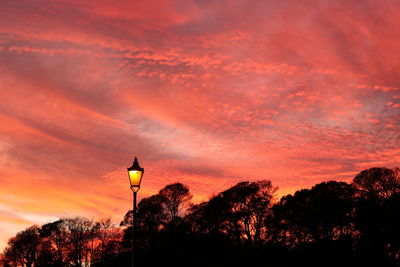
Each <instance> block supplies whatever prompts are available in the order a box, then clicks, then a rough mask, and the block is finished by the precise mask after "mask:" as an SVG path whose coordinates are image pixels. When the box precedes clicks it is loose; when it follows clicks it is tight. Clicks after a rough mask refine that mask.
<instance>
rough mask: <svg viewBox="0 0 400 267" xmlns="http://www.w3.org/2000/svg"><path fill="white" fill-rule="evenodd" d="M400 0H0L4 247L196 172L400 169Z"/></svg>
mask: <svg viewBox="0 0 400 267" xmlns="http://www.w3.org/2000/svg"><path fill="white" fill-rule="evenodd" d="M399 70H400V2H399V1H395V0H388V1H386V0H383V1H381V0H379V1H378V0H375V1H368V0H358V1H352V0H350V1H349V0H324V1H319V0H305V1H297V0H292V1H288V0H283V1H275V0H262V1H260V0H254V1H252V0H250V1H240V0H218V1H210V0H204V1H195V0H177V1H173V0H165V1H131V0H123V1H121V0H119V1H105V0H96V1H78V0H62V1H54V0H41V1H39V0H37V1H21V0H14V1H8V0H5V1H1V3H0V99H1V101H0V175H1V176H0V177H1V178H0V249H1V250H2V249H3V247H4V245H5V242H6V241H7V239H8V238H9V237H11V236H12V235H14V234H15V233H16V232H17V231H19V230H22V229H24V228H25V227H27V226H30V225H32V224H34V223H44V222H48V221H51V220H54V219H56V218H58V217H60V216H73V215H82V216H86V217H89V218H94V219H98V218H103V217H108V216H111V217H112V218H113V219H114V220H115V221H116V222H118V221H120V220H121V219H122V217H123V215H124V214H125V212H126V211H127V210H128V209H129V208H130V206H131V191H130V190H129V186H128V178H127V174H126V167H128V166H130V165H131V163H132V160H133V156H134V155H135V154H136V155H137V156H138V158H139V161H140V164H141V165H142V167H144V168H145V176H144V180H143V184H142V189H141V191H140V192H139V197H144V196H149V195H150V194H154V193H156V192H157V191H158V190H159V189H161V188H162V187H163V186H165V185H167V184H168V183H172V182H176V181H181V182H183V183H185V184H187V185H188V186H189V187H190V189H191V191H192V192H193V194H194V196H195V201H200V200H202V199H206V198H208V197H209V196H210V195H211V194H213V193H218V192H220V191H222V190H224V189H226V188H228V187H229V186H231V185H233V184H235V183H237V182H238V181H241V180H245V179H261V178H268V179H271V180H272V182H273V184H274V185H276V186H278V187H279V188H280V190H279V191H278V195H282V194H285V193H292V192H294V190H296V189H299V188H302V187H309V186H311V185H313V184H315V183H318V182H321V181H326V180H329V179H338V180H345V181H350V180H351V179H352V178H353V177H354V175H355V174H357V173H358V172H359V171H361V170H363V169H366V168H369V167H375V166H387V167H394V166H399V165H400V147H399V143H400V126H399V119H400V89H399V88H400V81H399V77H400V75H399V74H400V73H399Z"/></svg>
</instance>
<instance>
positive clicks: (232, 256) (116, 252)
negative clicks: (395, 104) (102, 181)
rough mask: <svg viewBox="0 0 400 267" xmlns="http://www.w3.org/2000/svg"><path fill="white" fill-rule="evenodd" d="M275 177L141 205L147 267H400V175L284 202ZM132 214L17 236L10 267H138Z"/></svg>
mask: <svg viewBox="0 0 400 267" xmlns="http://www.w3.org/2000/svg"><path fill="white" fill-rule="evenodd" d="M276 190H277V188H276V187H275V186H273V185H272V182H271V181H270V180H260V181H243V182H239V183H237V184H235V185H233V186H232V187H230V188H228V189H226V190H224V191H222V192H220V193H218V194H215V195H214V196H212V197H210V199H209V200H207V201H204V202H201V203H197V204H192V203H191V199H192V195H191V193H190V191H189V188H188V187H187V186H186V185H184V184H182V183H174V184H169V185H166V186H165V187H164V188H162V189H161V190H160V191H159V192H158V193H157V194H155V195H152V196H148V197H145V198H143V199H141V201H140V202H139V204H138V213H137V216H136V219H137V222H136V223H137V225H138V231H137V237H136V238H137V241H138V246H136V247H135V249H136V250H137V252H136V255H138V258H137V261H135V262H136V264H138V266H164V265H171V264H173V265H174V266H187V265H190V266H264V265H268V266H371V267H372V266H383V267H385V266H387V267H389V266H393V267H395V266H400V227H399V225H400V216H399V211H400V181H399V169H398V168H392V169H390V168H371V169H368V170H364V171H362V172H360V173H359V174H358V175H356V177H355V178H354V179H353V181H352V182H351V183H346V182H339V181H328V182H322V183H319V184H316V185H314V186H313V187H311V188H309V189H300V190H297V191H296V192H294V193H293V194H289V195H286V196H283V197H281V199H280V200H275V197H274V196H275V193H276ZM131 238H132V211H128V212H127V213H126V214H125V216H124V218H123V220H122V222H121V224H120V226H119V227H116V226H114V225H113V224H112V222H111V220H110V219H106V220H101V221H93V220H90V219H87V218H82V217H75V218H61V219H59V220H57V221H54V222H50V223H47V224H44V225H42V226H36V225H34V226H31V227H29V228H27V229H25V230H24V231H21V232H19V233H17V234H16V235H15V236H14V237H12V238H11V239H10V240H9V242H8V244H7V247H6V248H5V250H4V252H3V255H2V256H1V261H2V264H3V265H4V266H31V267H33V266H35V267H36V266H130V260H131V257H130V253H131V249H132V248H131V242H132V239H131Z"/></svg>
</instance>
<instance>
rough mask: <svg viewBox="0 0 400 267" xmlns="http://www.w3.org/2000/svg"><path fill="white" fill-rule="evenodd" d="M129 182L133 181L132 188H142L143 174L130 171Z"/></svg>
mask: <svg viewBox="0 0 400 267" xmlns="http://www.w3.org/2000/svg"><path fill="white" fill-rule="evenodd" d="M128 173H129V180H130V181H131V186H135V187H138V186H140V180H141V179H142V174H143V172H141V171H137V170H132V171H129V172H128Z"/></svg>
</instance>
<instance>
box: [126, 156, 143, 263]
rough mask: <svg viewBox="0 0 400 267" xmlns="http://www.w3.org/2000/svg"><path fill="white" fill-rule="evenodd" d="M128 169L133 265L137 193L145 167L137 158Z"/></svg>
mask: <svg viewBox="0 0 400 267" xmlns="http://www.w3.org/2000/svg"><path fill="white" fill-rule="evenodd" d="M127 169H128V176H129V182H130V184H131V190H132V192H133V225H132V227H133V231H132V267H133V260H134V249H135V247H136V195H137V192H138V191H139V189H140V183H141V182H142V177H143V173H144V169H143V168H142V167H140V165H139V162H138V160H137V158H136V157H135V160H134V161H133V164H132V166H131V167H129V168H127Z"/></svg>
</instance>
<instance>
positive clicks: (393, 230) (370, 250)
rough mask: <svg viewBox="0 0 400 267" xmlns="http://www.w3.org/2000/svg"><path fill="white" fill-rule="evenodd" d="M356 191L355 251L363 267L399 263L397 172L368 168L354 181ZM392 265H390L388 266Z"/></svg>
mask: <svg viewBox="0 0 400 267" xmlns="http://www.w3.org/2000/svg"><path fill="white" fill-rule="evenodd" d="M353 186H354V187H355V188H356V190H357V195H358V202H357V205H356V214H357V217H356V226H357V228H358V229H359V231H360V240H359V242H357V249H358V253H359V255H362V256H360V258H361V259H362V260H363V262H364V264H365V265H366V266H375V265H377V264H380V265H381V266H390V265H391V264H394V263H393V262H397V263H398V264H400V262H399V241H398V240H399V239H398V238H399V230H398V228H399V225H400V218H399V210H400V209H399V208H400V203H399V195H400V170H399V168H393V169H390V168H371V169H368V170H364V171H362V172H360V173H359V174H358V175H357V176H356V177H355V178H354V180H353ZM391 262H392V263H391Z"/></svg>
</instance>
